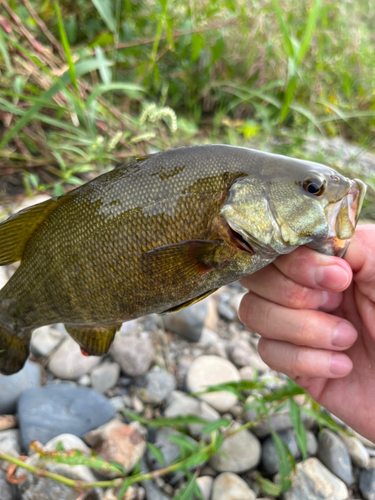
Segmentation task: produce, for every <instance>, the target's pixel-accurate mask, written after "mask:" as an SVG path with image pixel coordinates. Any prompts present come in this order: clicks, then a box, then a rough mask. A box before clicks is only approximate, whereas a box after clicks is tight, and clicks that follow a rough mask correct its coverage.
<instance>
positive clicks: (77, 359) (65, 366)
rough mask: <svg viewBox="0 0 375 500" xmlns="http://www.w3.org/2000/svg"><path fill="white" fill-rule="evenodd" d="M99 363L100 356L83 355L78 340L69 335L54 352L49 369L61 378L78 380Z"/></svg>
mask: <svg viewBox="0 0 375 500" xmlns="http://www.w3.org/2000/svg"><path fill="white" fill-rule="evenodd" d="M99 363H100V357H99V356H83V355H82V353H81V349H80V347H79V345H78V344H77V342H75V341H74V340H73V339H72V338H71V337H67V338H66V339H65V340H64V341H63V342H62V344H61V345H60V346H59V347H58V348H57V350H56V351H55V352H54V353H53V354H52V357H51V359H50V362H49V363H48V369H49V370H51V372H52V373H53V374H54V375H55V376H56V377H58V378H60V379H63V380H76V379H78V378H79V377H80V376H81V375H83V374H84V373H88V372H89V371H90V370H92V369H93V368H94V366H96V365H98V364H99Z"/></svg>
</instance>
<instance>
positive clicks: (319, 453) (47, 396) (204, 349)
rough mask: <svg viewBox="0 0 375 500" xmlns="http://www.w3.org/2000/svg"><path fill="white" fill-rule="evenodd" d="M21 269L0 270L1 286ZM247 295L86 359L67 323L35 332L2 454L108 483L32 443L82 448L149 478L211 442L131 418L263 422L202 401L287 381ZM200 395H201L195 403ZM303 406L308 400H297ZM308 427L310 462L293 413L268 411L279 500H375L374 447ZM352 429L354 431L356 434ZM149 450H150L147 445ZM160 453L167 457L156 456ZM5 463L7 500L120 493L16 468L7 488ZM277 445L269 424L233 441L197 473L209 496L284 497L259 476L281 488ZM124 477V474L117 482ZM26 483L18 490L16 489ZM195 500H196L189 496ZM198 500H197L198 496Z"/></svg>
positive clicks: (149, 325)
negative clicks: (291, 463) (284, 451)
mask: <svg viewBox="0 0 375 500" xmlns="http://www.w3.org/2000/svg"><path fill="white" fill-rule="evenodd" d="M13 270H14V267H13V268H12V267H7V268H6V267H3V268H1V267H0V283H1V284H4V283H5V282H6V280H7V279H8V278H9V276H10V274H11V273H12V271H13ZM244 292H245V291H244V289H243V288H242V287H241V286H240V285H239V284H232V285H230V286H227V287H223V288H222V289H220V290H219V291H218V292H216V293H215V294H214V295H212V296H211V297H209V298H207V299H205V300H203V301H201V302H200V303H198V304H196V305H193V306H191V307H189V308H186V309H184V310H182V311H180V312H178V313H175V314H174V315H170V316H157V315H150V316H147V317H144V318H140V319H138V320H133V321H130V322H128V323H124V324H123V325H122V328H121V330H120V331H119V332H118V334H117V337H116V339H115V342H114V344H113V346H112V347H111V349H110V352H109V354H107V355H106V356H103V357H102V358H100V357H85V356H83V355H82V354H81V352H80V349H79V347H78V345H77V344H76V343H75V342H74V341H73V340H72V339H71V338H70V336H69V335H68V334H67V333H66V331H65V328H64V326H63V325H52V326H48V327H43V328H40V329H38V330H37V331H35V332H34V335H33V339H32V344H31V352H32V355H31V358H30V360H29V361H27V363H26V365H25V367H24V369H23V370H22V371H21V372H20V373H18V374H16V375H13V376H10V377H4V376H0V450H1V451H2V452H4V453H7V454H9V455H11V456H13V457H19V456H22V457H23V458H22V459H23V460H25V461H26V463H27V464H29V465H31V466H34V467H37V468H39V469H44V468H45V469H46V470H47V471H49V472H52V473H55V474H60V475H63V476H65V477H67V478H70V479H73V480H76V481H77V480H78V481H85V482H96V481H103V480H107V481H111V480H113V479H114V478H115V477H116V474H115V473H113V471H109V470H105V471H103V470H101V471H100V474H99V472H98V470H96V469H93V468H90V467H88V466H87V465H78V466H77V465H75V466H71V465H66V464H61V463H55V462H50V461H48V462H45V461H43V460H42V459H41V458H40V457H39V455H38V454H37V453H35V451H34V450H33V449H32V448H29V445H30V443H31V442H32V441H33V440H36V441H37V442H38V443H39V444H38V446H42V448H43V449H44V450H45V451H47V452H54V451H55V450H56V447H57V449H60V450H61V449H63V450H64V451H65V452H69V451H70V450H79V451H80V453H81V454H82V455H83V456H85V457H87V459H89V458H90V457H91V456H92V454H93V453H94V454H96V455H97V456H98V457H101V458H102V459H104V460H107V461H115V462H118V463H120V464H121V466H122V467H123V468H124V469H125V471H127V472H129V473H130V472H131V471H132V470H133V469H134V468H137V469H138V468H139V470H141V471H142V472H144V473H147V472H152V471H155V470H158V469H161V468H163V467H166V466H169V465H170V464H172V463H173V462H174V461H175V460H176V459H178V457H179V456H180V453H181V449H180V446H179V442H180V441H181V439H183V440H185V442H187V444H186V446H189V443H190V444H191V445H192V446H194V445H195V444H196V443H197V442H198V441H199V440H201V439H205V440H206V442H207V443H208V442H209V439H210V434H207V433H205V430H204V427H205V424H203V423H190V424H189V425H187V426H185V430H184V431H183V433H181V429H176V427H172V426H171V427H159V428H157V427H153V426H152V425H151V424H149V423H139V422H137V421H136V420H134V419H133V418H131V417H129V415H126V414H125V413H124V411H127V412H131V413H133V414H136V415H138V416H139V417H144V418H145V419H147V420H148V421H152V420H154V419H155V418H158V417H167V418H171V419H174V418H178V417H181V416H186V415H194V416H196V417H200V418H203V419H205V420H207V421H208V422H215V421H217V420H218V419H220V418H224V419H227V420H229V421H231V422H232V424H231V425H232V429H235V428H236V427H238V426H239V425H241V424H242V423H246V422H252V421H253V420H254V419H256V418H257V415H256V412H255V410H254V409H252V408H251V407H249V405H250V404H251V402H252V401H254V395H256V391H255V393H254V394H252V393H250V392H249V393H248V394H247V396H248V398H247V401H246V404H245V408H244V405H243V403H241V401H239V399H238V396H237V395H236V394H235V393H231V392H227V391H218V392H211V393H206V394H201V391H204V388H205V387H206V386H207V385H216V384H222V383H226V382H231V381H232V382H233V381H236V382H239V381H241V380H248V381H249V380H263V381H264V384H265V388H266V390H267V391H268V393H269V394H271V393H272V392H274V391H276V390H278V389H280V388H281V387H283V386H284V385H285V384H287V379H286V377H285V376H284V375H282V374H280V373H276V372H273V371H271V370H270V368H269V367H268V366H267V365H265V363H263V361H262V360H261V358H260V357H259V355H258V352H257V343H258V338H259V337H258V335H257V334H256V333H249V332H248V331H246V329H245V328H244V327H243V325H242V324H241V322H240V321H239V318H238V316H237V309H238V305H239V303H240V300H241V297H242V296H243V294H244ZM192 394H195V396H194V397H192V396H191V395H192ZM295 399H296V401H297V402H299V403H300V404H302V402H303V397H302V399H298V397H296V398H295ZM302 416H303V419H302V420H303V423H304V425H305V428H306V431H307V456H306V458H305V460H302V455H301V451H300V448H299V446H298V442H297V438H296V434H295V432H294V430H293V426H292V422H291V419H290V416H289V413H288V408H280V409H279V411H278V412H276V413H273V414H271V415H270V420H269V422H270V425H271V427H272V429H273V430H275V431H276V432H277V433H278V435H279V436H280V438H281V439H282V440H283V441H284V442H285V443H286V444H287V446H288V448H289V450H290V452H291V454H292V456H293V457H294V459H295V461H296V463H297V466H296V475H295V477H294V480H293V486H292V488H290V489H289V490H288V491H286V492H284V493H283V494H282V495H281V496H279V497H277V498H280V499H281V500H340V499H342V500H346V499H352V500H354V499H365V500H373V499H375V458H373V457H374V456H375V445H374V444H372V443H370V442H369V441H367V440H365V439H363V438H361V437H360V436H358V435H353V436H349V435H345V434H342V433H337V432H333V431H332V430H329V429H326V428H324V429H320V430H319V428H318V426H317V424H316V422H315V421H314V420H313V419H312V418H311V417H310V416H309V415H308V414H306V413H302ZM349 431H350V429H349ZM147 442H148V443H151V446H150V445H148V444H147ZM155 448H156V449H157V450H158V451H157V452H155ZM8 465H9V464H8V463H7V462H0V499H1V500H77V499H79V500H115V499H116V498H117V495H118V488H117V489H116V488H98V487H95V488H92V489H91V490H89V491H86V492H84V491H81V492H80V491H77V490H73V489H71V488H70V487H69V486H66V485H65V484H61V483H57V482H55V481H52V480H51V479H49V478H45V477H40V476H36V475H32V474H30V473H26V474H25V470H23V469H21V468H18V469H17V471H15V472H13V474H11V477H10V482H9V481H8V480H7V476H6V474H7V469H8ZM278 470H279V465H278V460H277V454H276V448H275V444H274V441H273V439H272V436H271V431H270V427H269V425H268V424H267V423H266V422H265V421H262V422H260V423H258V425H256V426H255V427H251V428H250V429H246V430H242V431H241V432H239V433H237V434H234V435H232V436H231V437H228V438H226V439H225V440H224V442H223V444H222V447H221V453H216V454H214V455H213V456H211V457H210V459H209V460H208V461H203V462H202V463H200V464H199V465H198V466H196V465H195V466H193V467H190V468H189V471H190V473H193V472H196V477H197V479H196V483H197V485H198V487H199V490H200V492H201V496H202V498H203V499H204V500H256V499H260V498H263V499H266V498H268V499H269V500H275V498H276V497H270V496H267V495H265V494H264V493H262V491H261V489H260V486H259V483H258V482H257V473H258V472H260V473H261V474H262V475H263V477H266V478H268V479H271V480H273V481H277V474H278ZM117 477H118V475H117ZM186 482H187V479H186V476H185V474H184V473H183V472H181V471H180V470H176V471H173V472H171V473H169V474H167V475H163V476H161V477H156V478H155V479H154V480H150V481H143V482H142V483H141V484H133V485H132V486H131V487H129V488H128V490H127V492H126V495H125V496H124V499H126V500H171V499H173V498H174V497H175V496H176V495H177V494H178V492H179V491H181V488H183V486H184V484H186ZM14 483H17V484H14ZM189 498H190V497H189ZM193 498H198V497H193Z"/></svg>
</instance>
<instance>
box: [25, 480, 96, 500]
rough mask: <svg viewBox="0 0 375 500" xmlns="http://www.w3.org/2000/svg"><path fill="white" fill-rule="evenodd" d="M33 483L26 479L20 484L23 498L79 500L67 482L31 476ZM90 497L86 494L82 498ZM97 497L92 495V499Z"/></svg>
mask: <svg viewBox="0 0 375 500" xmlns="http://www.w3.org/2000/svg"><path fill="white" fill-rule="evenodd" d="M31 477H32V480H33V481H34V482H33V483H30V481H24V482H23V483H21V485H20V490H21V500H77V492H76V491H74V490H73V489H72V488H70V487H69V486H65V484H61V483H58V482H56V481H53V480H52V479H47V478H37V477H36V476H31ZM87 497H88V494H86V495H85V496H84V497H81V498H80V500H81V499H82V500H84V499H85V498H87ZM94 498H95V500H96V499H97V496H95V497H94V496H92V497H90V500H94Z"/></svg>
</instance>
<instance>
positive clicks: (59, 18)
mask: <svg viewBox="0 0 375 500" xmlns="http://www.w3.org/2000/svg"><path fill="white" fill-rule="evenodd" d="M55 11H56V15H57V24H58V26H59V32H60V39H61V43H62V46H63V48H64V52H65V57H66V62H67V63H68V66H69V74H70V81H71V82H72V85H73V87H74V88H75V89H76V91H77V92H79V90H78V84H77V78H76V70H75V66H74V63H73V59H72V54H71V52H70V46H69V42H68V37H67V36H66V31H65V28H64V23H63V20H62V16H61V10H60V6H59V3H58V1H57V0H55Z"/></svg>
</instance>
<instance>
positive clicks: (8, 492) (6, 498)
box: [0, 470, 13, 500]
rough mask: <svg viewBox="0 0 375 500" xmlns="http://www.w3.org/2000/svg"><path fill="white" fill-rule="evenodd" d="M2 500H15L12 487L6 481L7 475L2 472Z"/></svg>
mask: <svg viewBox="0 0 375 500" xmlns="http://www.w3.org/2000/svg"><path fill="white" fill-rule="evenodd" d="M0 493H1V500H13V492H12V486H11V485H10V484H9V483H8V481H7V480H6V474H5V473H4V472H3V471H2V470H0Z"/></svg>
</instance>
